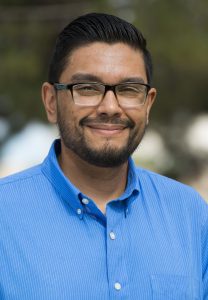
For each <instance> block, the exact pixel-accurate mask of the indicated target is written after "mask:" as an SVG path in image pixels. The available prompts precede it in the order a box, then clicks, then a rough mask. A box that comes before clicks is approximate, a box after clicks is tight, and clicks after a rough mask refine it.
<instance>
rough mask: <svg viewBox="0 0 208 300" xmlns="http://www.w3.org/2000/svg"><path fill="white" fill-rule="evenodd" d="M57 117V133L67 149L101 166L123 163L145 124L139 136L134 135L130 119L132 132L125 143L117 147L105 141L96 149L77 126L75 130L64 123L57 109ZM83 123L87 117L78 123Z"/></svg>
mask: <svg viewBox="0 0 208 300" xmlns="http://www.w3.org/2000/svg"><path fill="white" fill-rule="evenodd" d="M57 119H58V120H57V125H58V128H59V133H60V136H61V139H62V141H63V143H64V145H65V146H66V147H67V148H68V149H70V150H71V151H73V152H74V153H75V154H76V155H78V156H79V157H80V158H81V159H82V160H84V161H86V162H88V163H89V164H91V165H94V166H97V167H103V168H113V167H118V166H120V165H122V164H123V163H125V162H126V161H127V160H128V159H129V157H130V155H131V154H132V153H133V152H134V151H135V150H136V148H137V147H138V145H139V144H140V142H141V140H142V138H143V136H144V133H145V129H146V126H145V125H144V128H143V129H140V130H141V134H140V135H139V137H136V136H137V132H136V131H135V130H134V124H133V123H132V121H129V127H131V128H132V133H131V134H130V136H129V139H128V141H127V143H126V145H124V146H123V147H122V148H120V149H118V148H116V147H112V146H111V145H110V143H108V141H106V143H105V145H104V146H103V147H102V148H101V149H98V150H97V149H93V148H92V147H90V145H89V143H88V142H87V140H86V138H85V137H84V135H83V134H82V133H81V132H80V130H79V128H78V129H77V131H75V129H74V128H70V127H69V125H68V124H66V122H65V120H63V118H62V117H61V114H60V112H59V111H58V118H57ZM99 119H100V118H99ZM102 122H103V119H102ZM108 122H109V121H108ZM120 122H121V121H120ZM85 123H86V124H87V123H88V119H86V122H85V119H82V120H81V121H80V124H79V125H80V127H81V126H83V124H85ZM106 123H107V120H106ZM110 123H114V124H116V123H119V121H118V120H115V119H114V121H113V120H111V121H110ZM127 123H128V122H127Z"/></svg>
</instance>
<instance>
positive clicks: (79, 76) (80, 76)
mask: <svg viewBox="0 0 208 300" xmlns="http://www.w3.org/2000/svg"><path fill="white" fill-rule="evenodd" d="M71 81H72V82H82V81H92V82H102V80H101V78H100V77H98V76H95V75H92V74H87V73H76V74H74V75H72V77H71Z"/></svg>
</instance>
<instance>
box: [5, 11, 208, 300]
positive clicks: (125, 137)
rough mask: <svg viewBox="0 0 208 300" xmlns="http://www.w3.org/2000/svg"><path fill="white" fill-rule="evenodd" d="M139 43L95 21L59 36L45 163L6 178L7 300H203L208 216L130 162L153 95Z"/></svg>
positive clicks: (45, 94)
mask: <svg viewBox="0 0 208 300" xmlns="http://www.w3.org/2000/svg"><path fill="white" fill-rule="evenodd" d="M151 79H152V62H151V56H150V53H149V51H148V50H147V48H146V42H145V39H144V38H143V36H142V34H141V33H140V32H139V31H138V30H137V29H136V28H135V27H134V26H133V25H131V24H129V23H127V22H126V21H124V20H121V19H119V18H117V17H114V16H110V15H107V14H88V15H85V16H81V17H80V18H78V19H76V20H74V21H73V22H72V23H70V24H69V25H68V26H67V27H66V28H65V29H64V30H63V31H62V32H61V33H60V35H59V37H58V39H57V42H56V47H55V51H54V53H53V56H52V60H51V64H50V70H49V80H48V82H46V83H44V84H43V87H42V98H43V103H44V106H45V109H46V113H47V116H48V120H49V121H50V122H51V123H55V124H57V125H58V128H59V132H60V140H56V141H55V142H54V144H53V145H52V147H51V150H50V152H49V154H48V156H47V157H46V159H45V160H44V162H43V163H42V164H40V165H38V166H36V167H33V168H31V169H29V170H26V171H23V172H21V173H19V174H15V175H12V176H9V177H7V178H5V179H2V180H1V184H0V195H1V196H0V232H1V235H0V298H1V299H21V300H24V299H30V300H31V299H38V300H40V299H44V300H46V299H61V300H62V299H83V300H85V299H89V300H93V299H96V300H97V299H99V300H104V299H105V300H107V299H131V300H134V299H135V300H138V299H142V300H145V299H148V300H149V299H160V300H168V299H177V300H179V299H181V300H182V299H189V300H191V299H208V208H207V205H206V204H205V202H204V201H203V200H202V199H201V198H200V196H199V195H198V194H197V193H196V192H195V191H194V190H193V189H192V188H190V187H187V186H185V185H183V184H180V183H178V182H176V181H174V180H171V179H168V178H166V177H163V176H160V175H157V174H155V173H153V172H150V171H147V170H143V169H140V168H136V167H135V165H134V163H133V161H132V159H131V158H130V155H131V154H132V153H133V151H134V150H135V149H136V148H137V146H138V145H139V143H140V141H141V139H142V137H143V135H144V132H145V128H146V126H147V124H148V120H149V113H150V109H151V107H152V105H153V103H154V100H155V96H156V90H155V89H154V88H153V87H152V86H151Z"/></svg>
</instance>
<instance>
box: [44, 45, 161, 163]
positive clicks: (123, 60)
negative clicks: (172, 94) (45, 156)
mask: <svg viewBox="0 0 208 300" xmlns="http://www.w3.org/2000/svg"><path fill="white" fill-rule="evenodd" d="M132 80H134V81H140V82H141V81H142V82H144V83H147V78H146V72H145V66H144V60H143V57H142V54H141V53H140V51H138V50H134V49H132V48H131V47H129V46H127V45H125V44H123V43H116V44H113V45H109V44H106V43H100V42H96V43H92V44H90V45H88V46H85V47H81V48H78V49H77V50H75V51H74V52H73V53H72V54H71V56H70V58H69V61H68V65H67V66H66V68H65V70H64V72H63V73H62V75H61V77H60V80H59V82H60V83H78V82H79V83H80V82H95V81H96V82H100V83H105V84H109V85H113V84H119V83H123V82H129V81H132ZM154 98H155V90H154V89H151V90H150V91H149V93H148V96H147V99H146V102H145V104H144V105H142V106H138V107H133V108H132V107H131V108H123V107H121V106H119V104H118V101H117V99H116V97H115V95H114V93H113V92H112V91H108V92H107V93H106V94H105V96H104V98H103V100H102V102H101V103H100V104H99V105H97V106H80V105H76V104H75V103H74V102H73V98H72V95H71V93H70V91H58V92H57V97H56V101H57V110H56V112H55V116H53V118H52V121H53V122H57V124H58V127H59V131H60V136H61V139H62V143H63V145H64V147H65V148H66V149H67V151H68V153H69V154H70V153H72V152H73V155H74V154H75V155H77V156H79V158H81V159H82V160H84V161H87V162H88V163H90V164H93V165H96V166H100V167H114V166H118V165H121V164H123V163H124V162H125V161H127V159H128V157H129V156H130V155H131V154H132V153H133V151H134V150H135V149H136V148H137V146H138V145H139V143H140V141H141V139H142V137H143V135H144V132H145V127H146V124H147V123H148V115H149V111H150V108H151V106H152V103H153V101H154ZM49 120H51V118H50V117H49Z"/></svg>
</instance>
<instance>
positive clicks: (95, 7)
mask: <svg viewBox="0 0 208 300" xmlns="http://www.w3.org/2000/svg"><path fill="white" fill-rule="evenodd" d="M89 12H107V13H111V14H115V15H117V16H119V17H122V18H124V19H126V20H127V21H129V22H132V23H133V24H134V25H136V26H137V27H138V28H139V29H140V30H141V31H142V32H143V34H144V36H145V38H146V39H147V44H148V48H149V49H150V51H151V53H152V56H153V61H154V82H153V85H154V86H155V87H156V88H157V90H158V97H157V102H156V103H155V106H154V109H153V111H152V116H151V128H152V129H154V131H155V132H157V133H158V134H159V135H160V136H161V137H162V140H163V143H164V147H165V149H166V151H167V152H168V154H169V163H167V166H166V168H164V169H163V170H160V171H161V172H162V173H163V174H165V175H168V176H171V177H173V178H176V179H179V180H181V181H183V182H187V183H190V184H192V185H193V186H194V185H196V186H197V184H195V183H194V182H195V181H197V179H198V180H199V181H200V180H202V181H203V184H204V185H205V186H207V189H208V178H207V177H206V176H207V174H208V149H207V148H206V145H207V144H206V145H205V146H204V148H203V147H202V148H203V149H201V148H200V147H199V148H197V143H198V141H197V138H196V137H195V136H193V141H192V142H191V144H192V145H194V144H196V147H194V148H191V146H190V143H188V142H187V139H186V136H187V132H188V129H189V128H190V126H191V125H192V124H193V122H194V121H195V119H196V118H197V117H200V116H203V117H206V118H207V120H208V97H207V87H208V1H207V0H199V1H195V0H174V1H171V0H137V1H136V0H135V1H133V0H111V1H110V0H97V1H93V0H89V1H80V0H78V1H63V0H62V1H59V2H58V1H51V0H41V1H40V0H39V1H34V0H16V1H15V0H13V1H12V0H1V4H0V53H1V55H0V62H1V64H0V66H1V67H0V126H1V127H2V131H1V130H0V150H1V149H2V148H3V146H4V145H5V143H6V142H7V141H8V139H10V138H11V137H12V136H13V135H15V134H16V133H17V132H20V131H21V130H22V129H23V128H24V127H25V126H26V124H28V123H30V122H31V121H32V120H36V121H42V122H47V120H46V117H45V113H44V110H43V107H42V104H41V100H40V88H41V84H42V82H43V81H45V80H47V69H48V62H49V57H50V55H51V51H52V48H53V45H54V42H55V38H56V36H57V34H58V33H59V32H60V31H61V30H62V28H63V27H64V26H65V25H66V24H67V23H69V21H70V20H72V19H74V18H76V17H77V16H79V15H81V14H85V13H89ZM204 124H206V122H205V123H204ZM205 127H206V126H204V127H203V126H202V127H201V128H202V129H201V130H202V140H203V139H204V141H205V143H206V141H207V140H208V132H207V131H208V127H206V128H205ZM201 130H200V131H201ZM200 134H201V133H200ZM189 140H190V138H189ZM151 147H152V148H153V149H154V143H153V144H152V145H151ZM206 149H207V152H206ZM23 151H24V149H23ZM0 153H1V152H0ZM138 157H139V156H138ZM135 159H136V160H137V159H138V164H139V163H140V161H139V158H137V157H135ZM161 159H162V158H161ZM141 164H142V161H141ZM144 165H145V166H147V167H148V168H152V169H155V166H154V161H149V162H144ZM201 178H202V179H201ZM204 182H205V183H204ZM202 193H206V187H205V192H204V191H203V192H202ZM204 195H205V194H204ZM207 197H208V196H207Z"/></svg>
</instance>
